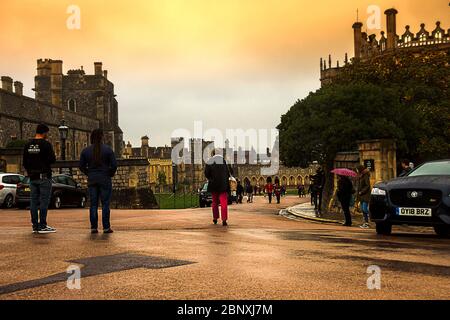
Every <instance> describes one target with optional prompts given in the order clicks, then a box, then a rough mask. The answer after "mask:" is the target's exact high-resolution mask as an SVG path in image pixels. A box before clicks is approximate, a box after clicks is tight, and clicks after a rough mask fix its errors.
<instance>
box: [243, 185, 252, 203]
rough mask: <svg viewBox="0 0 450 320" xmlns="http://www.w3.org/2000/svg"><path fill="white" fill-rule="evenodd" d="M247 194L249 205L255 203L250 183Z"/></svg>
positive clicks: (246, 189) (246, 190)
mask: <svg viewBox="0 0 450 320" xmlns="http://www.w3.org/2000/svg"><path fill="white" fill-rule="evenodd" d="M245 192H246V193H247V203H253V187H252V185H251V183H250V182H248V183H247V187H246V188H245Z"/></svg>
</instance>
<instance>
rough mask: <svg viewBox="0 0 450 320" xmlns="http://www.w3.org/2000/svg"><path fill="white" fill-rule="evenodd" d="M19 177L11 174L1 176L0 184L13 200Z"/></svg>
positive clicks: (19, 180)
mask: <svg viewBox="0 0 450 320" xmlns="http://www.w3.org/2000/svg"><path fill="white" fill-rule="evenodd" d="M21 177H22V176H21V175H17V174H12V175H5V176H3V179H2V182H3V185H4V188H5V189H7V190H8V193H10V194H12V196H13V198H14V200H15V198H16V190H17V185H18V184H19V183H20V182H21Z"/></svg>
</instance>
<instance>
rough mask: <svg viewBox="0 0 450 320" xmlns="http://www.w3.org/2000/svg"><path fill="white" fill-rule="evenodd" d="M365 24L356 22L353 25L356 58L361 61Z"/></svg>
mask: <svg viewBox="0 0 450 320" xmlns="http://www.w3.org/2000/svg"><path fill="white" fill-rule="evenodd" d="M362 26H363V24H362V23H361V22H355V23H354V24H353V30H354V32H353V33H354V36H353V37H354V46H355V58H356V59H359V58H361V44H362V33H361V29H362Z"/></svg>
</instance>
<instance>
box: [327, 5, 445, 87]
mask: <svg viewBox="0 0 450 320" xmlns="http://www.w3.org/2000/svg"><path fill="white" fill-rule="evenodd" d="M397 14H398V11H397V10H396V9H388V10H386V11H385V15H386V26H387V32H384V31H382V32H381V36H380V38H379V39H377V36H376V35H375V34H371V35H368V34H367V33H366V32H363V31H362V28H363V24H362V23H361V22H355V23H354V24H353V40H354V58H353V59H352V61H355V60H358V61H362V62H367V63H370V59H371V58H373V57H379V56H386V57H388V56H390V55H392V54H395V53H396V52H398V51H399V50H409V51H411V52H414V53H415V54H416V53H417V54H424V55H426V53H427V52H428V51H430V50H431V51H439V50H448V49H449V48H450V29H448V30H447V31H446V30H444V29H443V28H442V27H441V23H440V22H439V21H438V22H436V27H435V28H434V29H433V31H427V29H426V28H425V24H421V26H420V29H419V30H418V32H417V33H413V32H412V31H411V27H410V26H409V25H408V26H406V27H405V31H404V32H403V34H401V35H398V33H397ZM352 61H349V59H348V55H347V54H346V55H345V58H344V63H343V64H340V63H339V61H337V62H336V65H334V63H333V62H332V59H331V55H330V56H328V59H323V58H321V59H320V81H321V83H322V85H326V84H329V83H331V82H332V81H333V79H334V78H336V77H337V76H339V73H340V72H341V71H342V68H343V67H345V66H346V65H347V64H349V63H352Z"/></svg>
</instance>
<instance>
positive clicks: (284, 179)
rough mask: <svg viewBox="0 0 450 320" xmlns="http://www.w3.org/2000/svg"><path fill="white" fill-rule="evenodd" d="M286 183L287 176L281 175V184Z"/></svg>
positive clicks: (285, 184) (284, 184)
mask: <svg viewBox="0 0 450 320" xmlns="http://www.w3.org/2000/svg"><path fill="white" fill-rule="evenodd" d="M287 184H288V178H287V177H286V176H283V177H282V178H281V185H282V186H287Z"/></svg>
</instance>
